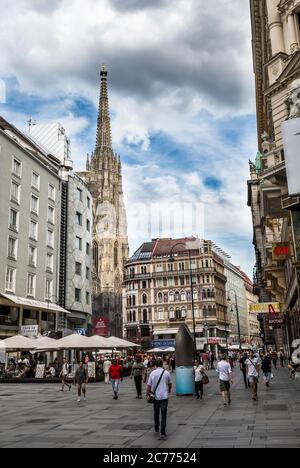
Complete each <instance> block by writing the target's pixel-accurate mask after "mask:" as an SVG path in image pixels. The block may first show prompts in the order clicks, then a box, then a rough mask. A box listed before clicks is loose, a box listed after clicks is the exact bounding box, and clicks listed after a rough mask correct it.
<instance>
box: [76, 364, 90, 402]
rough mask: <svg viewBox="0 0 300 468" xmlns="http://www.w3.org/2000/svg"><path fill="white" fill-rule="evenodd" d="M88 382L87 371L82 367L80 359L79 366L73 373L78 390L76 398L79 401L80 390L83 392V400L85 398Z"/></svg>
mask: <svg viewBox="0 0 300 468" xmlns="http://www.w3.org/2000/svg"><path fill="white" fill-rule="evenodd" d="M87 383H88V373H87V370H86V369H85V368H84V367H83V362H82V361H80V363H79V367H78V369H77V371H76V373H75V384H77V390H78V399H77V401H78V402H80V401H81V392H82V393H83V400H84V401H85V400H86V384H87Z"/></svg>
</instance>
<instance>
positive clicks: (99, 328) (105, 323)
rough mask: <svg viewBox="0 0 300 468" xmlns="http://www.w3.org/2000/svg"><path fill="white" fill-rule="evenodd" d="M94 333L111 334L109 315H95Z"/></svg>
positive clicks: (99, 334)
mask: <svg viewBox="0 0 300 468" xmlns="http://www.w3.org/2000/svg"><path fill="white" fill-rule="evenodd" d="M93 335H98V336H103V337H105V338H107V337H108V336H109V317H94V318H93Z"/></svg>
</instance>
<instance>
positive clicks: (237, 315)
mask: <svg viewBox="0 0 300 468" xmlns="http://www.w3.org/2000/svg"><path fill="white" fill-rule="evenodd" d="M231 292H233V294H234V296H235V309H236V318H237V326H238V335H239V346H240V351H241V350H242V341H241V327H240V316H239V307H238V299H237V294H236V291H235V290H234V289H230V290H229V291H228V294H230V293H231ZM228 302H231V298H230V296H228Z"/></svg>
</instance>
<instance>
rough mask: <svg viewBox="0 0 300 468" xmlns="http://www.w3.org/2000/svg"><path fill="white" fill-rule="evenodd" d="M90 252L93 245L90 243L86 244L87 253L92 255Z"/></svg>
mask: <svg viewBox="0 0 300 468" xmlns="http://www.w3.org/2000/svg"><path fill="white" fill-rule="evenodd" d="M90 252H91V246H90V244H89V243H87V244H86V254H87V255H90Z"/></svg>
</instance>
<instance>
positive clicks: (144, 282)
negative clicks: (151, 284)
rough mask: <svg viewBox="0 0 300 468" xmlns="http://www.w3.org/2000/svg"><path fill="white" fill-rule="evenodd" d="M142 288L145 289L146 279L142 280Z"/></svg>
mask: <svg viewBox="0 0 300 468" xmlns="http://www.w3.org/2000/svg"><path fill="white" fill-rule="evenodd" d="M142 288H143V289H147V281H142Z"/></svg>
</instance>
